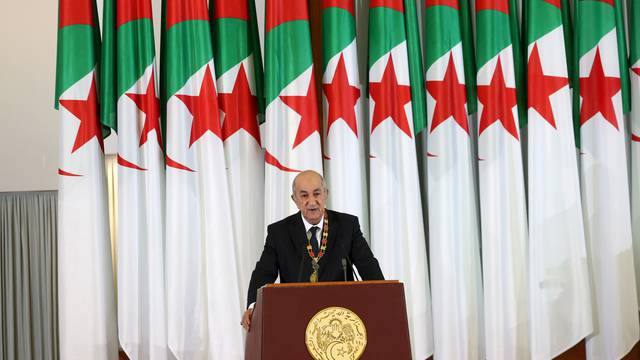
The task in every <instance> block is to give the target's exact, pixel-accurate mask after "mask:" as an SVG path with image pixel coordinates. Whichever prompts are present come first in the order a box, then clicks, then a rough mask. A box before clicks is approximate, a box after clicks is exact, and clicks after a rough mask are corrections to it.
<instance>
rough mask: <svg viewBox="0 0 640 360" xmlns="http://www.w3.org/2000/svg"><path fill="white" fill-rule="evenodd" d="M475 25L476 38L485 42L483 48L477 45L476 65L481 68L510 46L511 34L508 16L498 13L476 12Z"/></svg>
mask: <svg viewBox="0 0 640 360" xmlns="http://www.w3.org/2000/svg"><path fill="white" fill-rule="evenodd" d="M477 24H478V26H477V29H478V30H477V32H478V34H477V38H478V40H481V39H482V40H481V41H483V42H485V45H484V46H480V45H478V49H477V59H478V61H477V64H478V67H480V68H481V67H483V66H484V65H485V64H486V63H487V62H489V60H491V59H493V58H494V57H495V56H496V55H497V54H498V53H499V52H500V51H502V49H504V48H506V47H507V46H509V45H511V33H510V30H509V18H508V16H507V15H506V14H504V13H501V12H499V11H495V10H482V11H480V12H478V14H477ZM488 29H490V31H489V30H488ZM478 43H480V41H478Z"/></svg>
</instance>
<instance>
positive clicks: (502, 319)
mask: <svg viewBox="0 0 640 360" xmlns="http://www.w3.org/2000/svg"><path fill="white" fill-rule="evenodd" d="M515 17H516V7H515V2H514V1H508V0H479V1H478V2H476V24H477V47H478V49H477V64H478V76H477V81H478V82H477V83H478V118H479V124H478V160H479V165H478V167H479V176H480V179H479V182H480V211H481V215H480V218H481V220H482V222H481V226H482V260H483V262H482V266H483V274H484V278H483V280H484V295H485V297H484V319H485V343H486V357H487V358H488V359H526V358H528V357H529V322H528V315H529V309H528V301H527V283H528V277H527V209H526V203H525V192H524V179H523V168H522V154H521V149H520V131H519V127H518V118H519V115H518V114H519V112H518V108H517V94H516V84H517V81H516V80H517V77H516V74H517V69H516V66H517V64H518V62H517V60H515V61H514V57H516V55H517V54H518V48H516V47H515V45H516V44H518V41H519V36H518V32H517V27H515V28H514V27H512V26H511V25H512V23H513V21H514V19H515Z"/></svg>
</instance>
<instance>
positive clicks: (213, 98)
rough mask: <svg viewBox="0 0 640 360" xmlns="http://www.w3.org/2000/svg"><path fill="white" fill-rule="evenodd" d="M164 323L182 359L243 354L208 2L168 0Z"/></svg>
mask: <svg viewBox="0 0 640 360" xmlns="http://www.w3.org/2000/svg"><path fill="white" fill-rule="evenodd" d="M164 15H165V17H164V18H163V30H164V33H163V48H162V55H163V58H162V62H161V63H162V75H163V88H162V89H163V93H162V98H163V101H164V103H165V106H166V123H167V147H166V162H167V170H166V172H167V215H166V231H167V235H166V237H167V240H166V242H167V247H166V252H167V254H168V255H167V258H166V277H167V290H166V292H167V309H168V310H167V329H168V343H169V349H170V350H171V351H172V352H173V354H174V355H175V356H176V357H177V358H179V359H204V358H212V359H235V358H240V357H241V356H242V354H243V341H242V337H243V333H242V331H243V330H242V327H241V326H239V323H238V314H242V310H243V308H244V306H243V304H242V301H241V297H240V289H239V275H238V267H237V262H236V258H237V257H236V248H235V245H236V244H235V237H234V232H233V223H232V212H231V205H230V200H229V187H228V183H227V176H226V171H225V158H224V148H223V143H222V132H221V127H220V113H219V110H218V109H219V106H218V95H217V90H216V86H215V70H214V64H213V61H212V55H213V50H212V46H211V33H210V27H209V16H208V12H207V3H206V0H188V1H187V0H167V1H166V8H165V9H164Z"/></svg>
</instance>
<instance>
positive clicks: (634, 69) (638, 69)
mask: <svg viewBox="0 0 640 360" xmlns="http://www.w3.org/2000/svg"><path fill="white" fill-rule="evenodd" d="M631 71H633V72H634V73H636V74H637V75H638V76H640V67H637V68H631Z"/></svg>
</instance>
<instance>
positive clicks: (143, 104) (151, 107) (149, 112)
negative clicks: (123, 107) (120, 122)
mask: <svg viewBox="0 0 640 360" xmlns="http://www.w3.org/2000/svg"><path fill="white" fill-rule="evenodd" d="M127 96H128V97H129V99H131V100H133V102H135V103H136V106H137V107H138V109H140V111H142V112H143V113H144V114H145V119H144V126H142V132H141V133H140V145H139V146H142V145H144V144H145V143H146V142H147V136H148V135H149V133H150V132H151V130H155V131H156V139H157V140H158V145H161V144H162V133H161V132H160V105H159V103H158V97H157V96H156V83H155V81H154V74H153V72H151V79H149V84H148V85H147V92H146V93H145V94H134V93H127Z"/></svg>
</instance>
